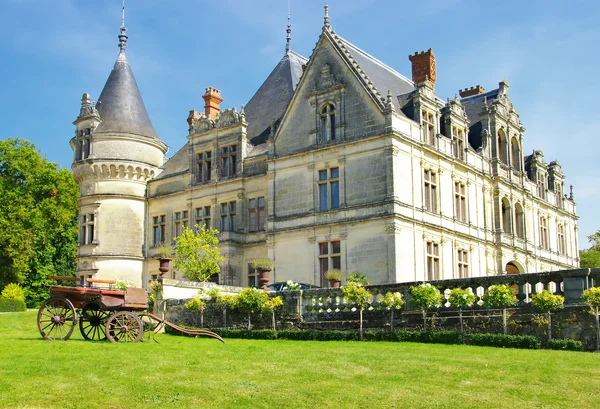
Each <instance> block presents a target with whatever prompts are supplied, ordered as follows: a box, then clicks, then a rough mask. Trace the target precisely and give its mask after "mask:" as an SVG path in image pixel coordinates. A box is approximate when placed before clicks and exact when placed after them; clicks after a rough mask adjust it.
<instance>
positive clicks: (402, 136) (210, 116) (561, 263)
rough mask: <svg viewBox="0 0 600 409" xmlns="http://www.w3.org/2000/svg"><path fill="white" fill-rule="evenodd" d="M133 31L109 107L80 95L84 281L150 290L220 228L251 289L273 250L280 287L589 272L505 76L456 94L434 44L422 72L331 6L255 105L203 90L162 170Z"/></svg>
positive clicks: (551, 167)
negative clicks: (528, 148) (356, 35)
mask: <svg viewBox="0 0 600 409" xmlns="http://www.w3.org/2000/svg"><path fill="white" fill-rule="evenodd" d="M288 30H289V27H288ZM126 40H127V37H126V36H125V29H124V27H122V31H121V36H120V41H121V45H120V46H121V53H120V55H119V59H118V60H117V63H116V64H115V68H114V69H113V72H112V73H111V76H110V77H109V80H108V82H107V84H106V86H105V88H104V90H103V91H102V94H101V96H100V98H99V102H98V104H97V105H96V106H95V107H92V106H91V105H90V103H89V98H90V97H89V96H88V95H87V94H85V95H84V98H83V101H82V107H81V113H80V115H79V117H78V119H77V120H76V121H75V125H76V128H77V131H76V132H77V133H76V136H75V137H74V138H73V139H72V140H71V146H72V148H73V149H74V152H75V160H74V162H73V174H74V175H75V178H76V180H77V181H78V183H79V185H80V187H81V198H80V221H81V237H80V247H79V259H78V273H79V274H80V275H81V276H83V277H89V276H92V275H96V276H97V277H115V278H127V279H133V280H134V281H136V282H138V283H140V284H141V283H145V282H147V281H148V280H150V279H152V278H155V277H157V276H158V275H159V272H158V261H157V260H156V249H157V247H159V246H161V245H163V244H171V243H172V241H173V239H174V237H176V236H177V235H178V234H180V233H181V231H182V229H183V227H184V226H188V227H193V226H194V225H196V224H198V225H202V224H206V225H210V226H211V227H214V228H216V229H218V230H219V231H220V241H221V243H220V247H221V251H222V253H223V255H224V256H225V261H224V262H223V263H222V271H221V273H220V275H219V281H220V282H221V283H223V284H230V285H242V286H245V285H255V284H256V276H255V273H254V271H253V270H252V268H251V267H250V265H249V264H250V262H251V261H252V260H253V259H255V258H265V257H269V258H271V259H273V260H274V262H275V268H274V270H273V272H272V274H271V278H272V280H273V281H285V280H288V279H291V280H294V281H298V282H305V283H313V284H316V285H325V283H324V279H323V274H324V273H325V272H326V271H327V270H328V269H331V268H339V269H341V270H342V272H343V274H344V275H346V274H348V273H352V272H357V271H359V272H362V273H365V274H366V275H367V276H368V278H369V280H371V281H373V282H374V283H385V282H407V281H420V280H435V279H445V278H461V277H470V276H482V275H491V274H502V273H505V272H507V273H517V272H520V273H523V272H538V271H548V270H558V269H566V268H573V267H577V266H578V263H579V260H578V251H577V248H578V247H577V240H576V237H577V216H576V211H575V203H574V201H573V197H572V194H571V195H570V196H568V197H567V196H566V195H565V194H564V187H565V185H564V180H565V176H564V174H563V172H562V169H561V167H560V165H559V163H558V162H557V161H552V162H549V163H547V162H546V161H545V159H544V157H543V154H542V152H541V151H534V152H533V153H532V154H530V155H525V153H524V152H523V143H524V137H525V128H524V127H523V125H522V123H521V120H520V118H519V115H518V113H517V111H516V108H515V107H514V106H513V104H512V103H511V101H510V98H509V92H508V89H509V86H508V83H507V82H506V81H501V82H500V83H499V85H498V88H497V89H494V90H492V91H487V92H486V91H485V90H484V89H483V88H482V87H480V86H477V87H471V88H468V89H464V90H461V91H460V97H458V96H456V97H454V98H452V99H451V98H448V99H447V100H442V99H440V98H439V97H438V96H436V94H435V88H434V87H435V81H436V79H437V73H436V66H435V56H434V53H433V51H432V50H431V49H430V50H428V51H425V52H421V53H415V54H414V55H411V56H409V59H410V61H411V62H412V79H408V78H407V77H404V76H403V75H401V74H399V73H398V72H396V71H395V70H394V69H392V68H390V67H388V66H387V65H385V64H384V63H382V62H381V61H379V60H377V59H375V58H374V57H372V56H370V55H369V54H367V53H366V52H364V51H362V50H360V49H359V48H357V47H356V46H354V45H353V44H351V43H350V42H348V41H347V40H345V39H343V38H342V37H340V36H339V35H338V34H336V33H335V32H334V31H333V29H332V27H331V25H330V22H329V17H328V15H327V11H326V15H325V21H324V25H323V30H322V33H321V35H320V37H319V39H318V42H317V44H316V46H315V49H314V51H313V53H312V55H311V56H310V58H308V59H306V58H304V57H302V56H300V55H299V54H297V53H295V52H294V51H292V50H291V49H290V47H289V45H290V44H289V35H288V43H287V47H286V52H285V54H284V56H283V58H282V59H281V61H280V62H279V63H278V64H277V66H276V67H275V68H274V70H273V71H272V72H271V74H270V75H269V77H268V78H267V79H266V80H265V82H264V83H263V84H262V86H261V87H260V88H259V89H258V91H257V92H256V93H255V95H254V96H253V97H252V98H251V99H250V101H249V102H248V104H247V105H246V106H245V107H244V106H242V107H241V108H240V109H239V110H237V109H236V108H227V109H222V108H221V103H222V102H223V97H222V96H221V94H220V92H219V91H218V90H217V89H214V88H207V89H206V93H205V94H204V95H203V98H204V102H205V109H204V112H198V111H196V110H192V111H190V113H189V116H188V118H187V123H188V131H187V141H186V142H182V147H181V149H179V151H177V152H176V153H175V154H174V155H173V156H172V157H171V158H170V159H168V160H167V161H165V162H164V163H163V159H162V158H163V155H164V153H165V151H166V147H165V145H164V143H162V142H161V141H160V139H158V137H157V136H156V134H155V132H154V130H153V129H152V125H151V123H150V120H149V118H148V115H147V113H146V111H145V108H144V106H143V101H142V99H141V96H140V95H139V91H138V89H137V85H135V80H134V79H133V74H132V73H131V69H130V67H129V65H128V64H127V62H126V58H125V44H126ZM132 107H133V108H132ZM132 109H133V110H134V111H135V112H132ZM90 229H91V232H92V233H90ZM115 238H118V240H114V239H115ZM117 243H118V244H117ZM124 243H125V244H124ZM169 274H170V275H171V276H173V275H174V274H175V275H176V272H171V273H169Z"/></svg>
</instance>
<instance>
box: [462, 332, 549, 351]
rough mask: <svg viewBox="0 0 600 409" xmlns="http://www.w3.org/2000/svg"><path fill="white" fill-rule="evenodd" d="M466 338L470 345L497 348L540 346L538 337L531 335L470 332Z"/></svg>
mask: <svg viewBox="0 0 600 409" xmlns="http://www.w3.org/2000/svg"><path fill="white" fill-rule="evenodd" d="M468 340H469V342H468V343H469V344H470V345H479V346H488V347H498V348H521V349H540V348H541V347H542V342H541V341H540V340H539V338H537V337H534V336H531V335H504V334H471V335H469V338H468Z"/></svg>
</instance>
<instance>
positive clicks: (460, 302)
mask: <svg viewBox="0 0 600 409" xmlns="http://www.w3.org/2000/svg"><path fill="white" fill-rule="evenodd" d="M475 301H477V296H476V295H475V294H473V293H472V292H471V291H470V290H467V289H463V288H453V289H452V290H450V297H449V298H448V302H449V303H450V305H451V306H453V307H454V308H459V309H462V308H465V307H470V306H472V305H473V303H474V302H475Z"/></svg>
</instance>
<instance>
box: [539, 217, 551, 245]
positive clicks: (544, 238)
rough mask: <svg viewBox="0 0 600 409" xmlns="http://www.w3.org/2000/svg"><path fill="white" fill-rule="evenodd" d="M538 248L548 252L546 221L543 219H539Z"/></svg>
mask: <svg viewBox="0 0 600 409" xmlns="http://www.w3.org/2000/svg"><path fill="white" fill-rule="evenodd" d="M540 246H541V247H542V248H543V249H546V250H548V248H549V247H548V220H547V219H546V218H545V217H544V216H541V217H540Z"/></svg>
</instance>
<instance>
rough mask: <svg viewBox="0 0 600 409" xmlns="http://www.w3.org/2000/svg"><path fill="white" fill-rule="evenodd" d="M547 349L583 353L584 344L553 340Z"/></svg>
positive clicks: (573, 341) (572, 340) (568, 340)
mask: <svg viewBox="0 0 600 409" xmlns="http://www.w3.org/2000/svg"><path fill="white" fill-rule="evenodd" d="M546 347H547V348H549V349H561V350H564V351H583V344H582V343H581V341H577V340H575V339H551V340H550V341H548V344H547V345H546Z"/></svg>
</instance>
